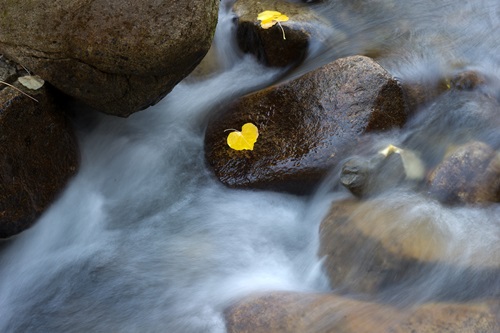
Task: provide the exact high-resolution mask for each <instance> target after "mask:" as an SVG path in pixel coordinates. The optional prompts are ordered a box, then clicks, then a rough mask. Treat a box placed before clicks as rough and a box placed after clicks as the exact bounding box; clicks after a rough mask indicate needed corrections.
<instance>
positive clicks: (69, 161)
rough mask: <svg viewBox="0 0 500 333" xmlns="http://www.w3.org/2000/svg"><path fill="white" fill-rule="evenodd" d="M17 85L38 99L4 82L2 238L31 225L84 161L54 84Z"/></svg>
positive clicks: (0, 103) (0, 114)
mask: <svg viewBox="0 0 500 333" xmlns="http://www.w3.org/2000/svg"><path fill="white" fill-rule="evenodd" d="M0 63H1V62H0ZM11 68H12V70H13V71H14V72H15V69H14V68H13V67H11ZM12 84H15V85H16V86H17V87H18V88H19V89H23V90H24V91H25V92H26V93H27V94H29V95H31V96H32V97H33V98H35V99H36V100H37V102H36V101H34V100H32V99H30V98H29V97H27V96H26V95H24V94H22V93H21V92H19V91H17V90H14V89H12V88H10V87H5V86H4V85H2V84H0V133H2V135H1V136H0V238H7V237H10V236H13V235H15V234H17V233H19V232H21V231H23V230H25V229H26V228H28V227H30V226H31V225H32V224H33V222H34V221H35V219H36V218H37V217H38V216H40V214H41V213H42V212H43V211H44V210H45V209H46V208H47V207H48V206H49V205H50V204H51V203H52V202H53V201H54V199H55V198H56V196H57V194H58V193H59V192H60V191H61V190H62V189H63V188H64V186H65V185H66V183H67V181H68V179H69V178H70V177H71V176H72V175H73V174H75V172H76V170H77V167H78V160H79V152H78V147H77V142H76V138H75V137H74V134H73V131H72V128H71V126H70V124H69V122H68V121H67V119H66V118H65V116H64V114H63V113H62V112H60V110H57V109H56V106H55V104H54V100H53V96H52V95H51V92H50V91H49V88H47V87H46V86H43V87H42V88H39V89H37V90H28V89H25V88H24V87H23V86H22V85H20V84H19V83H16V82H12Z"/></svg>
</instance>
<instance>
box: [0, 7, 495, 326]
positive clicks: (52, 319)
mask: <svg viewBox="0 0 500 333" xmlns="http://www.w3.org/2000/svg"><path fill="white" fill-rule="evenodd" d="M228 8H230V2H229V1H222V2H221V13H220V19H219V26H218V30H217V33H216V39H215V41H214V46H213V49H212V51H211V55H212V57H214V58H215V59H216V60H217V61H216V62H215V63H216V70H215V72H214V74H213V75H211V76H208V77H195V76H193V77H190V78H188V79H186V80H185V81H184V82H182V83H181V84H179V85H178V86H177V87H176V88H175V89H174V90H173V92H172V93H171V94H169V95H168V96H167V97H166V98H165V99H164V100H163V101H162V102H160V103H159V104H158V105H156V106H154V107H151V108H150V109H148V110H147V111H144V112H140V113H137V114H134V115H132V116H131V117H130V118H128V119H118V118H114V117H109V116H105V115H100V114H96V113H94V112H92V111H90V110H84V111H85V113H86V114H87V115H88V116H85V117H81V118H78V119H75V125H76V127H77V130H78V136H79V141H80V145H81V150H82V163H81V169H80V171H79V173H78V174H77V175H76V176H75V177H74V179H73V180H72V181H71V183H70V184H69V185H68V187H67V189H66V190H65V191H64V193H63V194H62V195H61V196H60V198H59V199H58V201H57V202H56V203H55V204H54V205H53V206H52V207H51V208H50V209H49V210H48V211H47V212H46V213H45V214H44V215H43V216H42V217H41V218H40V219H39V221H38V222H37V223H36V225H35V226H34V227H33V228H31V229H30V230H27V231H26V232H24V233H23V234H21V235H19V236H18V237H16V238H15V239H13V240H10V241H8V242H5V243H4V244H3V245H2V247H1V249H2V252H1V254H0V255H1V257H0V331H1V332H179V333H191V332H192V333H195V332H200V333H201V332H213V333H219V332H225V327H224V322H223V318H222V315H221V313H222V310H223V309H224V307H225V306H227V305H228V304H230V302H231V301H233V300H235V299H238V297H241V296H244V295H247V294H249V293H251V292H253V291H265V290H294V291H316V292H318V291H320V292H322V291H327V290H329V285H328V282H327V280H326V278H325V276H324V275H323V273H322V270H321V261H320V258H318V257H317V255H316V253H317V249H318V226H319V223H320V222H321V219H322V217H323V216H324V214H325V213H326V211H327V208H328V206H329V203H330V202H331V201H332V200H335V199H336V198H339V197H343V196H345V195H346V194H345V191H342V190H339V191H338V192H336V191H332V190H331V188H332V187H334V184H330V183H328V182H326V183H325V186H324V187H322V188H320V189H319V190H318V192H317V193H316V194H315V195H313V196H310V197H297V196H293V195H288V194H280V193H275V192H268V191H242V190H234V189H228V188H226V187H224V186H223V185H221V184H220V183H219V182H218V181H217V180H216V179H214V176H213V175H212V173H211V172H210V170H208V169H207V167H206V164H205V161H204V155H203V137H204V129H205V125H206V121H207V117H208V116H209V114H210V112H211V111H212V110H213V109H214V108H215V107H216V106H219V105H221V104H222V103H224V102H225V101H228V100H230V99H233V98H236V97H238V96H240V95H242V94H244V93H247V92H249V91H252V90H257V89H259V88H261V87H265V86H267V85H270V84H272V83H274V82H275V81H276V79H277V78H278V77H281V76H282V74H283V73H282V72H281V71H279V70H271V69H269V68H265V67H263V66H261V65H259V64H258V63H256V62H255V60H254V59H253V58H252V57H250V56H244V55H241V54H240V53H239V52H238V51H237V49H236V46H235V41H234V31H235V29H234V25H233V21H232V15H231V13H230V12H229V11H228ZM313 8H314V9H315V10H318V11H319V12H321V13H322V14H323V15H325V16H326V17H327V18H328V19H329V20H330V21H331V27H332V31H338V30H342V31H344V33H345V38H342V39H339V38H336V36H332V39H331V41H327V42H326V43H324V44H322V45H313V46H312V49H311V50H312V51H311V53H310V56H309V58H308V59H307V60H306V62H305V63H304V64H303V65H301V66H300V67H299V68H297V69H295V70H294V72H293V73H292V74H291V75H299V74H301V73H304V72H307V71H309V70H312V69H314V68H316V67H318V66H320V65H321V64H323V63H326V62H329V61H332V60H333V59H335V58H337V57H341V56H347V55H352V54H365V53H368V52H374V51H375V52H376V53H378V54H379V55H380V56H379V58H378V61H379V62H380V63H381V64H383V65H384V66H385V67H386V68H387V69H388V70H389V71H390V72H391V73H392V74H393V75H394V76H396V77H399V78H401V79H402V80H407V81H408V80H409V81H411V80H416V81H418V80H424V81H425V80H428V81H432V80H435V79H436V78H438V77H443V76H448V75H451V74H453V73H455V72H456V71H457V70H466V69H473V70H476V71H478V72H481V73H483V74H484V75H485V76H486V77H487V78H489V79H490V81H489V82H490V84H489V85H488V86H487V89H488V91H487V92H488V93H489V94H490V95H493V96H497V95H498V92H499V91H500V90H498V89H497V88H498V87H497V84H496V83H495V82H497V78H499V77H500V66H499V65H500V40H499V39H498V36H499V32H500V29H499V28H500V4H499V3H498V1H496V0H479V1H478V0H474V1H445V0H443V1H439V2H434V1H429V0H414V1H406V2H401V1H392V0H386V1H382V0H379V1H331V2H328V1H324V2H323V3H321V4H319V5H314V7H313ZM423 114H424V115H425V111H424V113H423ZM422 117H423V116H421V118H422ZM424 118H425V117H424ZM457 123H460V124H461V122H460V121H458V122H457ZM418 124H419V123H418V121H417V120H414V121H413V122H411V126H409V127H408V128H407V129H404V130H403V131H401V132H400V133H397V134H392V136H391V137H390V139H394V140H396V141H398V142H405V140H406V142H407V143H408V144H409V145H411V144H412V143H414V145H415V146H416V147H419V148H420V149H422V150H424V151H425V149H426V148H425V147H431V148H432V147H433V146H434V144H435V142H429V140H427V141H425V139H423V138H422V136H418V135H415V133H417V134H418V133H419V132H418V131H419V130H421V129H419V125H418ZM446 124H448V123H446ZM446 124H444V125H442V126H443V127H439V131H442V130H443V128H444V129H445V130H446V131H447V133H450V135H452V134H453V133H454V130H455V129H454V128H453V127H452V126H450V125H446ZM453 124H454V123H453V122H452V125H453ZM464 128H465V129H464ZM462 130H465V131H469V130H470V131H471V136H473V137H474V136H476V135H480V134H481V133H482V134H484V129H483V128H482V127H478V126H475V127H473V126H472V127H471V129H469V127H467V126H465V127H463V126H462ZM488 130H489V131H490V132H488V133H490V134H491V133H495V132H494V130H492V129H488ZM434 134H436V133H434ZM415 136H416V137H418V138H419V139H418V140H416V139H415V140H414V139H413V138H414V137H415ZM424 137H431V138H433V140H440V139H436V136H433V135H424ZM489 138H490V139H491V140H490V142H489V143H490V144H492V145H493V146H494V147H495V148H498V147H499V143H500V140H498V138H496V137H495V135H493V134H492V135H490V136H489ZM381 140H382V141H383V140H388V137H385V138H384V137H382V138H381ZM419 140H420V141H419ZM443 140H444V139H443ZM431 148H430V149H431ZM431 150H432V149H431ZM332 179H335V177H333V178H332ZM398 191H399V192H398ZM398 191H396V190H395V193H396V194H394V195H393V196H392V197H391V195H389V196H386V197H381V198H380V199H379V200H380V201H381V204H385V205H387V206H389V208H390V206H391V200H394V201H395V202H396V204H400V203H401V201H404V203H406V204H408V203H414V205H413V206H412V207H413V208H412V209H409V210H408V212H407V213H406V215H405V216H406V219H405V220H404V221H401V225H403V226H405V225H410V224H411V221H414V220H416V219H418V218H419V216H421V215H425V216H430V217H432V218H433V221H434V222H433V223H434V224H435V225H436V226H437V228H438V229H439V231H440V235H441V236H442V242H443V244H445V246H443V251H446V253H454V256H453V260H455V261H458V262H465V263H467V262H468V260H469V258H470V257H471V256H473V257H475V258H479V261H480V262H482V261H487V258H490V256H491V253H493V254H495V253H498V249H496V247H498V246H497V245H496V244H497V243H499V242H498V241H499V237H498V236H499V233H498V231H499V229H498V225H497V222H498V217H499V216H500V210H499V207H498V206H497V205H492V206H490V207H489V208H484V209H483V208H474V207H472V208H467V207H462V208H450V207H446V206H442V205H440V204H438V203H436V202H435V201H433V200H431V199H428V198H425V197H424V196H422V195H419V194H415V193H409V192H405V189H399V190H398ZM401 193H403V194H401ZM394 196H396V197H397V198H394ZM402 232H404V230H403V231H402ZM450 249H451V250H450ZM457 249H458V250H457ZM457 253H458V254H457ZM360 260H362V258H360ZM446 274H447V272H446V269H444V268H443V269H434V270H431V271H430V272H427V273H426V274H425V275H424V276H421V277H420V279H419V280H418V281H416V282H415V284H414V285H413V286H411V287H412V288H413V289H414V292H412V293H405V291H403V292H402V291H394V293H393V294H392V295H390V297H389V298H391V299H393V300H397V299H398V297H399V296H401V297H403V296H402V295H403V294H404V298H405V301H410V302H411V301H415V302H417V301H419V302H420V301H425V300H428V299H432V298H433V296H434V294H439V291H440V290H441V287H442V286H443V285H444V284H445V283H446V278H445V277H446V276H448V275H446ZM494 282H495V281H494ZM485 283H487V282H485ZM489 283H491V281H490V282H489ZM493 287H495V286H494V285H493ZM493 289H495V288H493ZM496 289H498V286H496ZM423 291H425V292H423ZM464 293H467V290H464ZM411 295H414V296H411ZM415 295H418V297H417V296H415ZM408 297H415V298H414V299H410V300H408Z"/></svg>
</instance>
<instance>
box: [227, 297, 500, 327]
mask: <svg viewBox="0 0 500 333" xmlns="http://www.w3.org/2000/svg"><path fill="white" fill-rule="evenodd" d="M497 311H498V309H497V304H496V303H495V302H493V301H483V302H475V303H464V304H456V303H425V304H421V305H418V306H414V307H409V308H403V307H399V308H396V307H394V306H390V305H382V304H376V303H371V302H363V301H357V300H353V299H349V298H345V297H341V296H337V295H333V294H306V293H293V292H271V293H268V294H261V295H253V296H249V297H246V298H244V299H242V300H240V301H239V302H237V303H235V304H233V305H232V306H230V307H229V308H227V309H226V311H225V312H224V315H225V320H226V328H227V331H228V333H330V332H343V333H351V332H352V333H414V332H418V333H437V332H449V333H451V332H497V331H498V330H499V329H500V323H499V320H498V318H497ZM360 318H362V319H361V320H360Z"/></svg>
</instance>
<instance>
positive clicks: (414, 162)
mask: <svg viewBox="0 0 500 333" xmlns="http://www.w3.org/2000/svg"><path fill="white" fill-rule="evenodd" d="M379 153H380V154H382V155H384V156H386V157H387V156H389V155H391V154H399V155H400V156H401V161H402V162H403V167H404V169H405V174H406V178H408V179H413V180H422V179H424V176H425V167H424V163H423V162H422V160H421V159H420V157H418V156H417V154H416V153H415V152H413V151H411V150H407V149H401V148H398V147H396V146H394V145H388V146H387V147H386V148H385V149H383V150H381V151H379Z"/></svg>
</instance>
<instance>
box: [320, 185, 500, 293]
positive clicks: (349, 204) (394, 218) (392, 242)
mask: <svg viewBox="0 0 500 333" xmlns="http://www.w3.org/2000/svg"><path fill="white" fill-rule="evenodd" d="M407 195H408V194H405V195H403V198H402V199H400V198H398V196H399V195H398V194H397V193H396V194H393V195H392V196H382V197H378V198H376V199H373V200H366V201H360V200H357V199H347V200H341V201H337V202H335V203H333V204H332V206H331V208H330V211H329V212H328V214H327V216H326V217H325V218H324V219H323V221H322V223H321V227H320V247H319V252H318V255H319V257H320V258H324V268H325V272H326V274H327V276H328V277H329V279H330V285H331V287H332V288H333V289H335V290H342V291H345V292H350V293H356V294H369V295H375V294H383V293H384V292H385V291H388V292H394V291H395V290H401V291H402V292H404V293H405V295H407V296H409V295H412V293H413V290H416V291H417V292H418V290H420V289H419V288H422V287H424V286H425V285H428V284H429V281H428V279H427V278H426V277H427V276H429V275H439V276H441V277H442V279H440V280H439V281H434V282H435V285H434V286H432V287H431V286H430V285H429V286H428V287H427V288H428V290H431V288H432V291H433V295H434V297H435V299H446V300H449V299H452V300H457V299H460V300H463V299H471V298H477V297H482V296H488V295H489V296H492V295H498V294H499V293H500V279H499V278H498V276H499V269H500V265H499V264H498V263H499V262H500V261H499V258H500V248H499V247H498V246H491V245H490V246H487V245H485V246H487V247H486V248H485V247H481V246H475V247H473V246H472V245H471V246H469V245H466V244H462V243H460V242H456V237H460V236H459V235H456V234H453V233H452V232H451V230H447V229H446V228H445V227H443V225H442V224H441V222H440V221H441V218H442V217H440V216H439V215H438V214H435V212H434V211H433V210H432V209H430V206H429V204H428V202H427V201H425V200H423V199H422V198H421V197H418V196H417V195H415V196H414V197H413V198H412V200H408V198H404V196H407ZM436 209H437V208H436ZM492 214H493V215H494V212H492ZM452 221H453V220H452ZM454 223H455V226H454V227H457V228H458V227H461V228H462V230H467V229H468V228H472V229H471V230H474V228H476V227H478V226H470V221H464V220H462V219H459V218H457V219H456V220H454ZM458 224H462V225H461V226H459V225H458ZM483 227H484V228H487V227H488V225H487V224H486V225H484V226H483ZM469 238H470V242H474V233H470V234H469ZM476 241H479V240H476ZM479 242H480V241H479ZM471 244H472V243H471ZM482 251H488V253H489V255H488V258H484V253H485V252H482ZM481 253H483V255H481ZM413 296H415V297H418V295H413Z"/></svg>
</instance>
